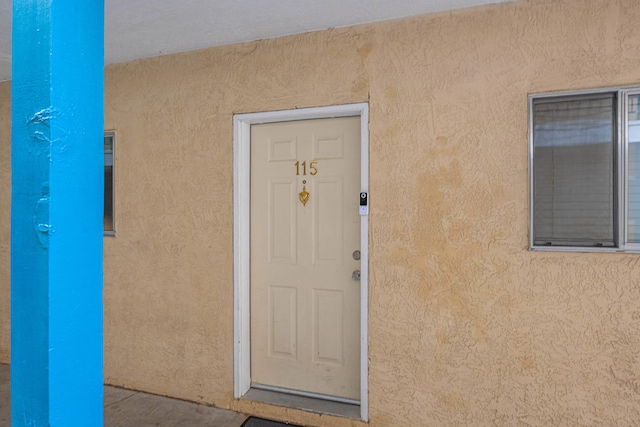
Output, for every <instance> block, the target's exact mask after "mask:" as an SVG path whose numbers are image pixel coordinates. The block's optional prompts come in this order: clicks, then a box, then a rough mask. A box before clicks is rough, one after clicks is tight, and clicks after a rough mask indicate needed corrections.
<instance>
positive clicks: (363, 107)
mask: <svg viewBox="0 0 640 427" xmlns="http://www.w3.org/2000/svg"><path fill="white" fill-rule="evenodd" d="M354 116H356V117H360V157H361V160H360V163H361V167H360V186H361V189H360V191H364V192H367V193H368V192H369V104H368V103H358V104H345V105H333V106H327V107H314V108H301V109H294V110H282V111H270V112H264V113H248V114H236V115H234V116H233V211H234V225H233V251H234V254H233V255H234V271H233V273H234V274H233V276H234V278H233V286H234V294H233V304H234V310H233V313H234V316H233V328H234V334H233V338H234V351H233V353H234V355H233V366H234V387H233V388H234V397H235V398H236V399H239V398H241V397H242V396H244V394H245V393H247V392H248V391H249V389H250V387H251V334H250V324H251V322H250V321H251V319H250V315H251V310H250V296H251V294H250V292H251V289H250V248H251V247H250V213H251V212H250V201H251V125H253V124H263V123H274V122H288V121H297V120H308V119H325V118H333V117H354ZM354 197H358V195H357V194H354ZM370 200H371V197H369V205H370ZM360 248H361V249H360V252H361V257H360V261H361V266H360V272H361V275H360V418H361V419H362V420H363V421H368V418H369V417H368V413H369V399H368V397H369V389H368V379H369V376H368V372H369V364H368V360H369V358H368V349H369V341H368V336H369V328H368V319H369V303H368V301H369V286H368V283H369V280H368V279H369V217H368V215H361V216H360Z"/></svg>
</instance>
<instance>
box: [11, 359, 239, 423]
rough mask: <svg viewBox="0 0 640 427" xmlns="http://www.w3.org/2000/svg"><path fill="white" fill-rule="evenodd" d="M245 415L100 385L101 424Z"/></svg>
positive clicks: (229, 418)
mask: <svg viewBox="0 0 640 427" xmlns="http://www.w3.org/2000/svg"><path fill="white" fill-rule="evenodd" d="M9 375H10V369H9V365H3V364H0V426H3V427H4V426H10V425H11V424H10V421H11V404H10V400H11V386H10V381H9ZM246 418H247V415H244V414H239V413H237V412H233V411H227V410H224V409H217V408H212V407H209V406H205V405H198V404H197V403H191V402H184V401H181V400H176V399H170V398H168V397H162V396H155V395H152V394H147V393H141V392H137V391H130V390H123V389H120V388H116V387H109V386H105V388H104V427H177V426H184V427H240V425H241V424H242V423H243V422H244V420H245V419H246Z"/></svg>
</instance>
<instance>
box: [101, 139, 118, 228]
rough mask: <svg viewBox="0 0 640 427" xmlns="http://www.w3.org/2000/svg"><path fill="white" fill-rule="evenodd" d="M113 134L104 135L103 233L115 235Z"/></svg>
mask: <svg viewBox="0 0 640 427" xmlns="http://www.w3.org/2000/svg"><path fill="white" fill-rule="evenodd" d="M115 139H116V136H115V132H105V134H104V232H105V234H110V235H113V234H115V226H114V225H115V212H114V208H115V206H114V199H115V197H114V185H113V183H114V175H113V163H114V162H113V158H114V157H113V149H114V145H115Z"/></svg>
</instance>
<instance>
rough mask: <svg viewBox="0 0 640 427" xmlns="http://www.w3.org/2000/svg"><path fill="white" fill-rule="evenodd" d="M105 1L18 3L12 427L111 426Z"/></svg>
mask: <svg viewBox="0 0 640 427" xmlns="http://www.w3.org/2000/svg"><path fill="white" fill-rule="evenodd" d="M103 29H104V2H103V0H85V1H78V0H13V36H12V38H13V58H12V59H13V71H12V83H11V91H12V100H11V102H12V146H11V150H12V152H11V157H12V163H11V167H12V199H11V412H12V426H13V427H22V426H25V427H26V426H29V427H49V426H51V427H74V426H83V427H86V426H91V427H100V426H102V425H103V420H102V418H103V378H102V361H103V358H102V234H103V232H102V216H103V211H102V204H103V174H104V170H103V169H104V168H103V161H104V156H103V115H104V112H103V98H104V96H103V92H104V83H103V81H104V78H103V73H104V59H103V58H104V54H103V52H104V30H103Z"/></svg>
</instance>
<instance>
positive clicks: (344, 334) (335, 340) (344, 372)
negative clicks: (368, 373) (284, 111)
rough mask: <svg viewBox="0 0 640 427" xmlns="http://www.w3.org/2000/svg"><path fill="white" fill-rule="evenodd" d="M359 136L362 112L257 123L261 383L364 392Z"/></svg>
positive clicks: (254, 213) (256, 352) (254, 305)
mask: <svg viewBox="0 0 640 427" xmlns="http://www.w3.org/2000/svg"><path fill="white" fill-rule="evenodd" d="M360 141H361V140H360V117H341V118H327V119H314V120H301V121H293V122H280V123H268V124H260V125H252V126H251V212H250V217H251V220H250V221H251V228H250V230H251V231H250V234H251V235H250V239H251V258H250V259H251V261H250V265H251V284H250V287H251V384H252V386H254V387H260V386H261V385H262V386H269V387H275V388H276V389H278V388H281V389H286V390H288V391H300V392H305V393H311V394H312V395H324V396H327V397H339V398H343V399H348V400H353V401H359V400H360V314H361V311H360V282H359V281H358V280H354V278H355V279H357V277H354V275H355V276H357V275H358V273H357V272H358V271H359V270H360V261H359V251H360V249H361V248H360V216H359V213H358V205H359V203H358V202H359V192H360V188H361V183H360V176H361V174H360V160H361V158H360ZM354 272H356V273H354Z"/></svg>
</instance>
